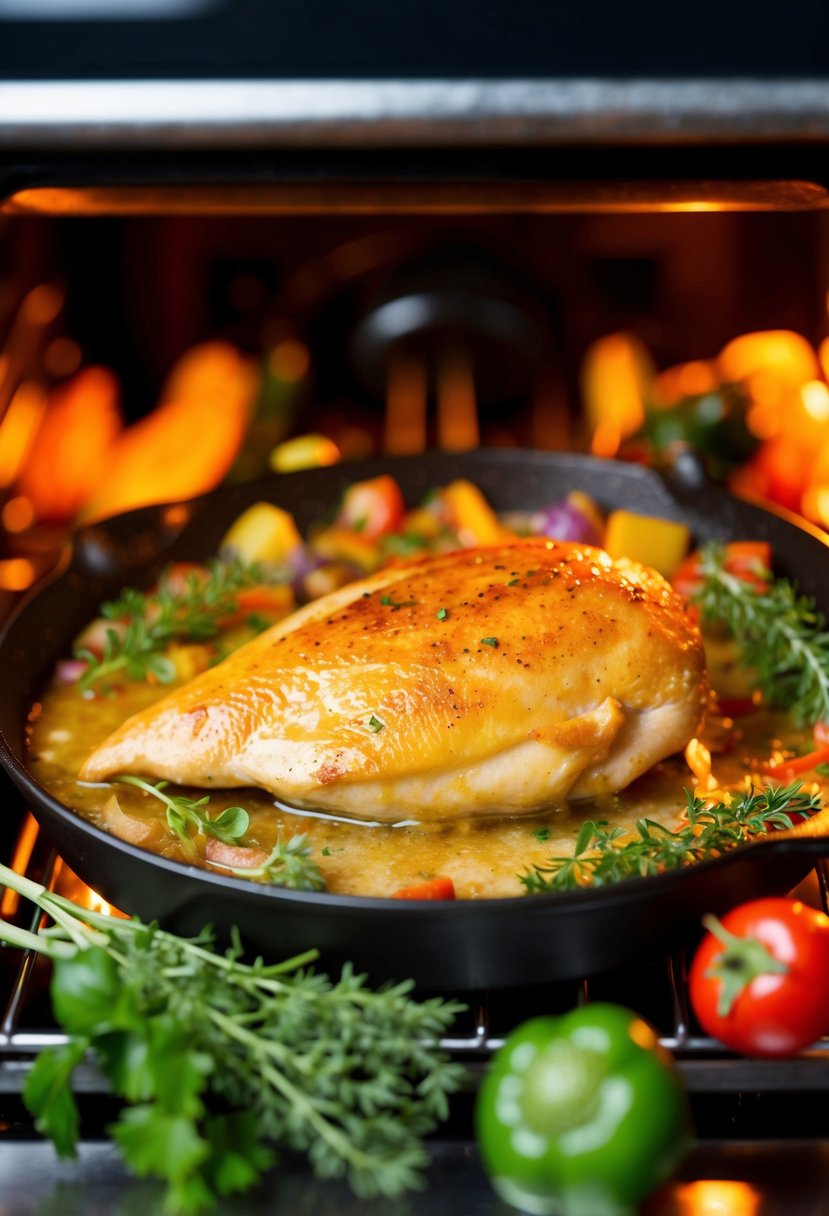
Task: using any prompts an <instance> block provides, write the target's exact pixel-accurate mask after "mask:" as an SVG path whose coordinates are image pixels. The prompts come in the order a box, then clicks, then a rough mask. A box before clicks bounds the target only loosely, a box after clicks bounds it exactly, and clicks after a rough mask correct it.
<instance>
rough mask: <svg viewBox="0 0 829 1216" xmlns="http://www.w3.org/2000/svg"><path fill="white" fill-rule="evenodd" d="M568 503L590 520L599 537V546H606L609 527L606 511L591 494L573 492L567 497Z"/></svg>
mask: <svg viewBox="0 0 829 1216" xmlns="http://www.w3.org/2000/svg"><path fill="white" fill-rule="evenodd" d="M567 502H568V503H569V504H570V506H571V507H574V508H575V509H576V510H577V511H580V512H581V514H582V515H583V516H584V517H585V519H587V520H589V521H590V523H591V524H592V525H593V529H594V531H595V533H596V536H597V537H598V542H597V543H598V544H600V545H602V546H604V532H605V528H606V526H607V520H606V519H605V515H604V511H603V510H602V509H601V507H600V506H599V504H598V503H597V502H596V500H595V499H594V498H591V497H590V495H589V494H585V493H584V491H583V490H571V491H570V493H569V494H568V495H567Z"/></svg>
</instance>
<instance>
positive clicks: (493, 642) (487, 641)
mask: <svg viewBox="0 0 829 1216" xmlns="http://www.w3.org/2000/svg"><path fill="white" fill-rule="evenodd" d="M481 645H482V646H497V645H498V639H497V638H481Z"/></svg>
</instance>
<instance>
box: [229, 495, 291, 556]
mask: <svg viewBox="0 0 829 1216" xmlns="http://www.w3.org/2000/svg"><path fill="white" fill-rule="evenodd" d="M301 544H302V537H301V536H300V535H299V532H298V531H297V526H296V524H295V523H294V517H293V516H292V515H291V514H290V513H289V512H288V511H283V510H282V508H281V507H275V506H274V505H273V504H272V503H269V502H257V503H254V505H253V506H252V507H248V509H247V511H244V512H243V513H242V514H241V515H240V516H239V518H238V519H237V520H236V522H235V523H234V524H232V525H231V527H230V528H229V529H228V531H227V533H226V534H225V537H224V540H223V541H222V543H221V546H220V551H221V552H222V553H223V554H225V553H227V554H232V555H233V556H234V557H238V558H240V559H241V560H242V561H244V562H266V563H269V564H273V565H280V564H282V563H284V562H286V561H287V560H288V557H289V556H290V554H291V553H293V551H294V550H295V549H297V548H299V546H300V545H301Z"/></svg>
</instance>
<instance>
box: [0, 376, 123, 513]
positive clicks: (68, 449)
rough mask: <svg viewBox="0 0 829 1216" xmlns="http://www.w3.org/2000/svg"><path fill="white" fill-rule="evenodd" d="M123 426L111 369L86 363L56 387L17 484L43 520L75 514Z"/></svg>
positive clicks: (115, 382)
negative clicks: (85, 366)
mask: <svg viewBox="0 0 829 1216" xmlns="http://www.w3.org/2000/svg"><path fill="white" fill-rule="evenodd" d="M120 430H121V417H120V414H119V410H118V383H117V381H116V379H115V377H114V376H113V374H112V372H110V371H108V370H107V369H106V368H103V367H88V368H85V369H84V370H83V371H82V372H78V374H77V375H76V376H74V377H73V378H72V379H71V380H70V381H68V382H67V383H66V384H64V385H62V386H61V387H60V388H59V389H57V390H56V392H55V393H54V394H53V395H52V398H51V400H50V402H49V406H48V409H47V411H46V413H45V416H44V418H43V422H42V424H41V427H40V429H39V431H38V433H37V437H36V438H35V441H34V443H33V444H32V447H31V450H30V452H29V455H28V458H27V460H26V464H25V466H24V468H23V471H22V473H21V475H20V480H19V481H18V484H17V490H18V492H19V494H21V495H23V496H24V497H25V498H27V499H28V500H29V502H30V503H31V504H32V507H33V509H34V513H35V515H36V516H37V518H38V519H49V520H70V519H72V517H73V516H74V515H75V514H76V513H77V512H78V511H79V510H80V508H81V506H82V505H83V504H84V503H85V502H86V501H87V499H88V498H89V497H90V495H91V494H92V493H93V492H94V489H95V486H96V485H97V483H98V481H99V479H100V477H101V475H102V471H103V469H104V467H105V462H106V460H107V458H108V453H109V450H110V448H111V446H112V444H113V442H114V440H115V437H116V436H117V435H118V433H119V432H120Z"/></svg>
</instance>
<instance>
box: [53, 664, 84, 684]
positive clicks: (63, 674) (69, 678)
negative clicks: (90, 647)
mask: <svg viewBox="0 0 829 1216" xmlns="http://www.w3.org/2000/svg"><path fill="white" fill-rule="evenodd" d="M88 667H89V664H88V663H87V661H86V660H85V659H59V660H58V662H57V663H56V664H55V679H56V680H57V682H58V684H77V682H78V680H80V678H81V676H82V675H84V674H85V672H86V670H87V668H88Z"/></svg>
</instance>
